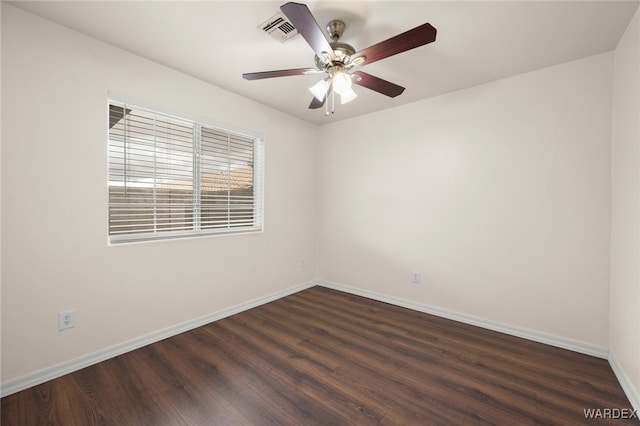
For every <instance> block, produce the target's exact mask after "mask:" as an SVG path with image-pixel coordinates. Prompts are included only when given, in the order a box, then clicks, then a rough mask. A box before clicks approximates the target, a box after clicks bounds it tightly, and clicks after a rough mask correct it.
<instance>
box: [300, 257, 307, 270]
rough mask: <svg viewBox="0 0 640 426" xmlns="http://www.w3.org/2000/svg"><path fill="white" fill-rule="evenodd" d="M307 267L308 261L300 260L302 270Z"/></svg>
mask: <svg viewBox="0 0 640 426" xmlns="http://www.w3.org/2000/svg"><path fill="white" fill-rule="evenodd" d="M306 267H307V261H306V260H304V259H301V260H300V268H302V269H304V268H306Z"/></svg>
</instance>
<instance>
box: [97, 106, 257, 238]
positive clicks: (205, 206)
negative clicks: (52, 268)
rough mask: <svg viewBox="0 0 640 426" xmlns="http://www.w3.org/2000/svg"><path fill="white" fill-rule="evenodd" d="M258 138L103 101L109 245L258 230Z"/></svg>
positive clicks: (140, 108) (136, 107) (135, 107)
mask: <svg viewBox="0 0 640 426" xmlns="http://www.w3.org/2000/svg"><path fill="white" fill-rule="evenodd" d="M261 176H262V141H261V140H260V139H259V138H258V137H256V136H251V135H245V134H242V133H239V132H232V131H229V130H225V129H222V128H219V127H215V126H211V125H208V124H206V123H202V122H197V121H194V120H189V119H185V118H178V117H175V116H171V115H168V114H163V113H160V112H157V111H152V110H149V109H145V108H142V107H138V106H133V105H129V104H126V103H122V102H116V101H110V103H109V237H110V240H111V242H123V241H139V240H147V239H157V238H174V237H182V236H194V235H200V234H215V233H230V232H248V231H259V230H261V228H262V208H261V207H262V182H261Z"/></svg>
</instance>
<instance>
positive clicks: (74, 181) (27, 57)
mask: <svg viewBox="0 0 640 426" xmlns="http://www.w3.org/2000/svg"><path fill="white" fill-rule="evenodd" d="M109 90H112V91H115V92H117V93H119V94H121V95H126V96H131V97H133V98H136V99H142V100H145V101H147V102H149V103H152V104H155V105H161V106H167V107H170V108H171V109H172V110H174V111H181V112H184V113H187V114H190V115H193V116H200V117H207V118H210V119H212V120H216V121H218V122H222V123H227V124H230V125H233V126H236V127H239V128H245V129H249V130H252V131H257V132H261V133H262V134H263V135H264V138H265V144H266V145H265V157H266V160H267V165H266V172H265V220H264V223H265V225H264V229H265V231H264V232H263V233H259V234H251V235H240V236H225V237H213V238H198V239H188V240H180V241H165V242H153V243H140V244H129V245H118V246H108V245H107V225H108V223H107V222H108V218H107V200H108V194H107V184H106V182H107V161H106V155H107V141H106V135H107V128H108V120H107V110H108V106H107V92H108V91H109ZM2 124H3V126H2V182H3V187H2V266H3V268H2V382H6V381H8V380H11V379H14V378H16V377H19V376H22V375H25V374H27V373H33V372H35V371H37V370H39V369H42V368H45V367H50V366H53V365H56V364H59V363H61V362H63V361H67V360H70V359H73V358H76V357H80V356H84V355H86V354H88V353H92V352H94V351H98V350H102V349H104V348H108V347H110V346H112V345H115V344H119V343H122V342H125V341H127V340H130V339H133V338H136V337H138V336H141V335H145V334H147V333H151V332H155V331H157V330H161V329H163V328H166V327H170V326H173V325H175V324H178V323H181V322H184V321H188V320H192V319H194V318H197V317H200V316H204V315H207V314H209V313H211V312H217V311H219V310H221V309H225V308H228V307H230V306H233V305H236V304H239V303H241V302H246V301H248V300H251V299H254V298H259V297H262V296H265V295H267V294H271V293H274V292H277V291H280V290H283V289H286V288H289V287H292V286H295V285H299V284H302V283H305V282H308V281H310V280H311V279H312V278H314V277H315V271H314V264H315V261H314V255H315V235H314V227H313V223H314V220H315V216H314V211H315V209H314V203H315V202H314V196H313V193H312V191H311V189H312V188H313V186H314V176H315V173H314V162H313V153H314V130H315V126H312V125H310V124H307V123H304V122H302V121H299V120H297V119H295V118H292V117H290V116H288V115H285V114H282V113H279V112H276V111H274V110H271V109H268V108H266V107H263V106H261V105H258V104H256V103H254V102H251V101H249V100H246V99H244V98H241V97H238V96H235V95H233V94H231V93H228V92H225V91H224V90H221V89H218V88H215V87H213V86H211V85H208V84H205V83H204V82H202V81H199V80H196V79H193V78H191V77H188V76H185V75H183V74H180V73H178V72H176V71H173V70H170V69H168V68H165V67H162V66H160V65H157V64H155V63H152V62H150V61H146V60H144V59H142V58H140V57H137V56H135V55H132V54H128V53H126V52H123V51H121V50H119V49H116V48H113V47H110V46H108V45H106V44H103V43H101V42H98V41H95V40H93V39H90V38H88V37H85V36H82V35H80V34H78V33H75V32H72V31H69V30H67V29H65V28H63V27H60V26H57V25H54V24H53V23H50V22H48V21H45V20H42V19H40V18H37V17H35V16H34V15H31V14H28V13H25V12H23V11H21V10H19V9H16V8H14V7H12V6H10V5H7V4H6V3H3V4H2ZM301 258H305V259H306V261H307V268H306V269H301V268H300V260H301ZM68 308H74V309H75V310H76V315H77V325H76V327H75V328H74V329H71V330H67V331H64V332H59V331H58V329H57V313H58V311H61V310H64V309H68Z"/></svg>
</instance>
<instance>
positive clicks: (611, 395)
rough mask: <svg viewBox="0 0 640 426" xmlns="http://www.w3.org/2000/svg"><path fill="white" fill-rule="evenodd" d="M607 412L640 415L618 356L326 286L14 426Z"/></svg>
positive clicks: (34, 409) (22, 398)
mask: <svg viewBox="0 0 640 426" xmlns="http://www.w3.org/2000/svg"><path fill="white" fill-rule="evenodd" d="M597 408H600V409H614V408H615V409H626V410H628V409H629V408H630V404H629V401H628V400H627V398H626V396H625V395H624V393H623V391H622V389H621V387H620V385H619V383H618V382H617V380H616V378H615V375H614V374H613V372H612V370H611V368H610V366H609V364H608V362H607V361H606V360H602V359H598V358H594V357H590V356H587V355H583V354H579V353H575V352H571V351H567V350H563V349H559V348H556V347H551V346H548V345H544V344H540V343H536V342H532V341H528V340H525V339H521V338H517V337H514V336H508V335H504V334H501V333H497V332H495V331H491V330H486V329H482V328H478V327H474V326H471V325H468V324H462V323H458V322H455V321H451V320H447V319H444V318H439V317H435V316H433V315H428V314H424V313H420V312H415V311H412V310H409V309H406V308H402V307H398V306H393V305H389V304H386V303H382V302H377V301H373V300H370V299H367V298H363V297H359V296H355V295H351V294H346V293H343V292H339V291H336V290H331V289H328V288H323V287H313V288H310V289H307V290H304V291H301V292H299V293H296V294H293V295H290V296H287V297H285V298H282V299H278V300H275V301H273V302H270V303H268V304H265V305H262V306H259V307H257V308H254V309H251V310H248V311H245V312H242V313H239V314H237V315H233V316H231V317H228V318H224V319H221V320H219V321H216V322H214V323H211V324H208V325H206V326H203V327H199V328H196V329H194V330H191V331H189V332H186V333H182V334H180V335H177V336H174V337H172V338H169V339H165V340H163V341H160V342H157V343H154V344H151V345H148V346H146V347H144V348H140V349H138V350H135V351H132V352H130V353H127V354H124V355H121V356H119V357H115V358H113V359H110V360H107V361H104V362H101V363H98V364H96V365H94V366H91V367H88V368H85V369H82V370H79V371H76V372H74V373H71V374H68V375H66V376H63V377H61V378H59V379H55V380H52V381H50V382H47V383H44V384H42V385H39V386H35V387H33V388H30V389H27V390H24V391H22V392H18V393H16V394H13V395H9V396H7V397H5V398H3V399H2V401H1V413H2V414H1V415H2V417H1V420H2V425H20V426H30V425H48V424H50V425H64V426H76V425H77V426H85V425H190V426H191V425H217V424H220V425H266V424H274V425H275V424H277V425H293V424H301V425H315V424H331V425H351V424H359V425H374V424H376V425H417V424H425V425H441V424H453V425H486V424H497V425H514V424H518V425H521V424H531V425H534V424H558V425H570V424H584V423H585V422H587V419H585V410H588V409H597ZM627 413H629V412H627ZM588 423H590V424H591V423H594V424H617V425H620V424H640V421H639V420H638V419H637V418H634V419H622V420H621V419H614V418H600V419H595V420H588Z"/></svg>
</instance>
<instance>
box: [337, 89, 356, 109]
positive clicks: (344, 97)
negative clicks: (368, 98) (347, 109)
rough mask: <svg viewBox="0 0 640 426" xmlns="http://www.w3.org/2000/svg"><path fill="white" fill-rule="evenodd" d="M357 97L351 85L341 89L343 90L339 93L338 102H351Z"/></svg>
mask: <svg viewBox="0 0 640 426" xmlns="http://www.w3.org/2000/svg"><path fill="white" fill-rule="evenodd" d="M357 97H358V94H357V93H356V92H354V91H353V89H352V88H351V87H349V88H348V89H347V90H343V92H342V93H340V103H341V104H342V105H344V104H346V103H347V102H351V101H352V100H354V99H355V98H357Z"/></svg>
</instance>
